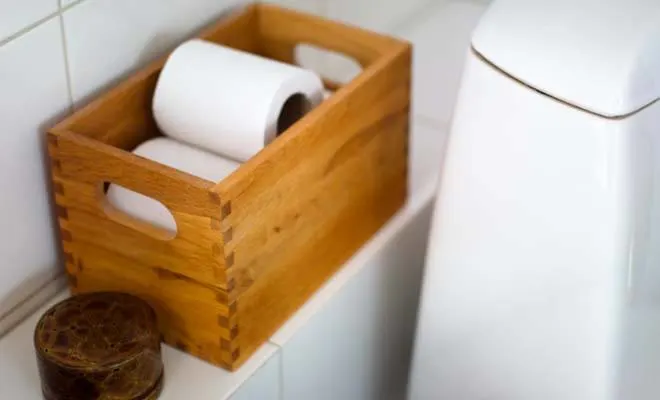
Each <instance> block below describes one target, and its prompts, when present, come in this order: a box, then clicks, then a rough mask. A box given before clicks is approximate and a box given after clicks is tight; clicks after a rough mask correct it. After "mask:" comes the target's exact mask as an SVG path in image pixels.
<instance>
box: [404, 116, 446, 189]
mask: <svg viewBox="0 0 660 400" xmlns="http://www.w3.org/2000/svg"><path fill="white" fill-rule="evenodd" d="M448 131H449V128H448V127H447V126H442V125H435V124H433V125H432V124H430V123H425V121H419V120H418V121H416V122H414V123H413V124H412V130H411V132H410V138H409V140H410V146H409V148H410V154H409V159H408V162H409V166H410V168H409V169H408V188H409V193H411V194H413V195H414V194H416V193H418V192H420V191H421V190H423V189H424V188H425V187H427V186H428V185H430V184H433V185H436V184H437V183H438V180H439V177H440V171H441V169H442V166H443V165H444V158H445V148H446V144H447V136H448Z"/></svg>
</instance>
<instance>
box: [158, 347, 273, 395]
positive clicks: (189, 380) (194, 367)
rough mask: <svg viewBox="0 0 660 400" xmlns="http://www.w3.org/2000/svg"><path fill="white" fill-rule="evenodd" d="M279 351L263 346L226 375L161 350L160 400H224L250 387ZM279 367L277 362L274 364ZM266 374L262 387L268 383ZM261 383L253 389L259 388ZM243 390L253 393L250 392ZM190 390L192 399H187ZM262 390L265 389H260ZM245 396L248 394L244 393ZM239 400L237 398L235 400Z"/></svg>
mask: <svg viewBox="0 0 660 400" xmlns="http://www.w3.org/2000/svg"><path fill="white" fill-rule="evenodd" d="M278 351H279V347H277V346H275V345H272V344H270V343H266V344H264V345H263V346H261V347H260V348H259V350H257V351H256V352H255V353H254V354H253V355H252V356H251V357H250V359H249V360H247V361H246V362H245V364H243V366H242V367H241V368H239V369H238V370H237V371H235V372H228V371H225V370H224V369H222V368H220V367H216V366H214V365H211V364H209V363H206V362H204V361H202V360H200V359H198V358H195V357H192V356H190V355H188V354H186V353H183V352H181V351H179V350H176V349H173V348H171V347H169V346H163V363H164V365H165V374H166V378H165V387H164V388H163V393H162V394H161V396H160V397H159V399H160V400H181V399H190V400H193V399H194V400H225V399H229V398H231V395H232V394H233V393H236V392H237V391H240V389H241V388H242V387H243V386H244V385H248V386H252V382H251V380H252V378H253V377H254V376H255V373H257V372H258V371H260V368H262V367H264V366H265V365H266V364H267V363H269V362H270V360H272V359H273V357H276V356H277V352H278ZM275 365H278V366H279V362H275ZM271 372H272V371H270V370H266V377H265V378H264V377H263V376H262V377H259V378H258V379H265V380H264V381H263V383H264V384H267V383H266V382H268V383H272V382H271V380H270V378H271V376H270V375H269V374H270V373H271ZM260 383H262V382H261V381H260V382H258V383H255V384H254V386H257V387H260ZM254 386H253V387H252V388H251V389H247V390H257V388H254ZM191 388H194V389H195V395H194V396H193V397H190V396H191ZM264 388H267V387H266V386H264ZM248 393H249V392H248ZM239 399H240V398H239ZM243 399H245V397H244V398H243ZM265 400H267V399H265Z"/></svg>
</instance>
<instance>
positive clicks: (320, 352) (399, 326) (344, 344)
mask: <svg viewBox="0 0 660 400" xmlns="http://www.w3.org/2000/svg"><path fill="white" fill-rule="evenodd" d="M430 216H431V203H430V202H426V203H425V205H424V207H423V208H421V209H418V210H417V213H416V214H414V216H409V217H408V218H407V220H406V223H405V224H404V225H402V226H400V227H399V229H397V231H396V233H395V234H394V235H392V236H391V237H390V238H389V240H388V241H387V242H386V243H383V247H382V248H381V250H380V251H378V252H377V253H376V254H375V255H374V256H372V257H371V258H370V259H369V260H368V261H367V262H366V263H365V264H364V266H363V267H362V268H361V269H360V271H359V272H358V273H357V274H355V276H353V277H352V278H351V279H350V281H348V282H347V283H346V284H345V285H344V286H343V287H342V288H341V289H340V290H338V291H336V292H335V293H333V294H332V295H331V297H330V299H329V301H328V302H327V303H326V304H325V305H323V307H321V308H318V309H317V310H316V312H315V314H314V315H313V316H312V317H311V318H310V319H309V320H308V321H307V322H306V323H305V324H304V325H303V326H302V327H300V329H298V330H297V332H295V333H294V334H293V335H292V336H291V337H290V338H288V340H287V341H286V342H285V343H284V344H283V349H282V372H283V394H284V396H283V399H284V400H303V399H315V400H326V399H328V400H331V399H347V400H372V399H373V400H381V399H401V398H403V394H404V393H405V388H406V384H407V378H408V367H409V364H410V355H411V348H412V343H413V337H414V330H415V320H416V313H417V304H418V297H419V290H420V283H421V278H422V270H423V265H424V259H425V251H426V242H427V237H428V230H429V220H430Z"/></svg>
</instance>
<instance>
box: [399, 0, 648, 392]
mask: <svg viewBox="0 0 660 400" xmlns="http://www.w3.org/2000/svg"><path fill="white" fill-rule="evenodd" d="M472 44H473V49H472V51H471V52H470V54H469V56H468V60H467V63H466V67H465V71H464V75H463V80H462V84H461V91H460V94H459V100H458V104H457V107H456V111H455V114H454V120H453V125H452V132H451V136H450V139H449V145H448V153H447V155H446V161H445V166H444V170H443V174H442V181H441V184H440V191H439V193H438V198H437V204H436V210H435V215H434V220H433V229H432V233H431V239H430V247H429V252H428V257H427V266H426V275H425V281H424V285H423V294H422V302H421V310H420V315H419V324H418V331H417V339H416V343H415V352H414V361H413V368H412V372H411V377H410V388H409V394H410V399H413V400H435V399H438V400H611V399H616V400H658V399H660V101H658V98H660V0H499V1H496V2H495V3H494V4H493V5H492V6H491V7H490V9H489V10H488V11H487V12H486V14H485V15H484V17H483V18H482V20H481V22H480V24H479V26H478V28H477V30H476V31H475V33H474V36H473V42H472Z"/></svg>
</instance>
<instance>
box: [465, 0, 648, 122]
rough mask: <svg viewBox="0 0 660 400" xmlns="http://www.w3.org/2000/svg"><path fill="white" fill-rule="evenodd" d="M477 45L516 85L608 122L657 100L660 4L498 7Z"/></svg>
mask: <svg viewBox="0 0 660 400" xmlns="http://www.w3.org/2000/svg"><path fill="white" fill-rule="evenodd" d="M472 45H473V47H474V49H475V51H477V52H478V53H479V54H481V56H483V57H484V58H485V59H486V60H488V61H489V62H490V63H492V64H493V65H495V66H496V67H498V68H499V69H501V70H502V71H504V72H505V73H507V74H509V75H511V76H513V77H514V78H516V79H518V80H519V81H521V82H523V83H525V84H527V85H529V86H531V87H533V88H535V89H537V90H539V91H541V92H544V93H546V94H548V95H550V96H552V97H555V98H557V99H559V100H562V101H565V102H567V103H569V104H572V105H575V106H577V107H580V108H583V109H585V110H588V111H591V112H594V113H597V114H600V115H603V116H606V117H621V116H625V115H628V114H631V113H634V112H635V111H638V110H640V109H641V108H643V107H645V106H647V105H649V104H650V103H653V102H654V101H656V100H658V98H660V0H497V1H495V2H494V3H493V4H492V5H491V7H490V8H489V9H488V11H487V12H486V13H485V14H484V16H483V18H482V19H481V21H480V23H479V25H478V27H477V29H476V31H475V33H474V36H473V39H472Z"/></svg>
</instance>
